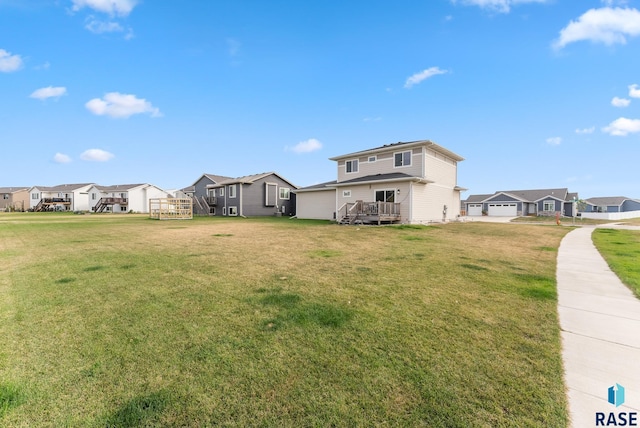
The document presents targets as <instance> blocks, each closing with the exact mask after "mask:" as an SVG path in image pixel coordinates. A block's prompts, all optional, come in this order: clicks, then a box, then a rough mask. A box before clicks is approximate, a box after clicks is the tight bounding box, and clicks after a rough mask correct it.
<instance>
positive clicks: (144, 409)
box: [105, 391, 171, 428]
mask: <svg viewBox="0 0 640 428" xmlns="http://www.w3.org/2000/svg"><path fill="white" fill-rule="evenodd" d="M170 402H171V398H170V396H169V393H168V392H166V391H159V392H154V393H151V394H147V395H140V396H137V397H134V398H133V399H131V400H129V401H128V402H126V403H124V405H122V406H121V407H120V409H118V410H116V411H115V412H114V413H112V414H111V415H109V416H108V417H107V420H106V423H105V426H107V427H109V428H111V427H113V428H116V427H118V428H121V427H122V428H128V427H141V426H151V425H158V424H159V421H160V416H161V415H162V412H163V411H164V409H165V408H166V407H167V406H168V404H169V403H170Z"/></svg>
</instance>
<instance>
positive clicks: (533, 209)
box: [462, 188, 578, 217]
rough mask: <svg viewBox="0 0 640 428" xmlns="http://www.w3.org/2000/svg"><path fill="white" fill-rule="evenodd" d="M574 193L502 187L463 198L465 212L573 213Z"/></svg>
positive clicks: (506, 214)
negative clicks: (501, 189)
mask: <svg viewBox="0 0 640 428" xmlns="http://www.w3.org/2000/svg"><path fill="white" fill-rule="evenodd" d="M577 200H578V194H577V193H571V192H569V190H568V189H566V188H559V189H534V190H504V191H499V192H496V193H494V194H491V195H470V196H469V197H468V198H467V199H466V200H465V201H463V204H462V205H463V207H464V210H465V211H466V215H467V216H480V215H489V216H498V217H500V216H502V217H518V216H528V215H534V216H553V215H556V213H560V215H563V216H566V217H573V216H575V215H576V214H577V207H576V202H577Z"/></svg>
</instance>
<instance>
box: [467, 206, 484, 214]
mask: <svg viewBox="0 0 640 428" xmlns="http://www.w3.org/2000/svg"><path fill="white" fill-rule="evenodd" d="M467 215H482V204H469V212H468V213H467Z"/></svg>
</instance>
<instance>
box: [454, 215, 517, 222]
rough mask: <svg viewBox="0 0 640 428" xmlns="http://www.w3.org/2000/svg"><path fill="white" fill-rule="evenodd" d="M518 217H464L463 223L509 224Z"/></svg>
mask: <svg viewBox="0 0 640 428" xmlns="http://www.w3.org/2000/svg"><path fill="white" fill-rule="evenodd" d="M514 218H517V217H495V216H488V215H479V216H465V217H462V221H484V222H490V223H509V222H510V221H511V220H513V219H514Z"/></svg>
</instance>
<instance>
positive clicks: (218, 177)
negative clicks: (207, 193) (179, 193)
mask: <svg viewBox="0 0 640 428" xmlns="http://www.w3.org/2000/svg"><path fill="white" fill-rule="evenodd" d="M203 177H206V178H208V179H209V180H211V181H212V182H214V183H219V182H221V181H224V180H230V179H231V177H226V176H224V175H216V174H206V173H205V174H202V175H201V176H200V177H199V178H198V179H197V180H196V181H194V182H193V184H192V186H195V185H196V183H198V181H200V180H202V178H203ZM186 188H187V187H185V189H186Z"/></svg>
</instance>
